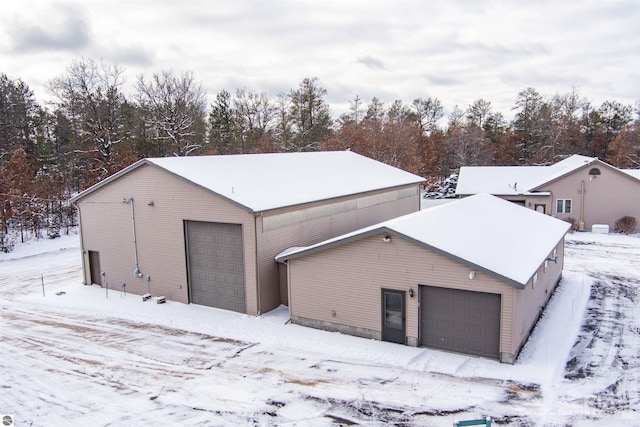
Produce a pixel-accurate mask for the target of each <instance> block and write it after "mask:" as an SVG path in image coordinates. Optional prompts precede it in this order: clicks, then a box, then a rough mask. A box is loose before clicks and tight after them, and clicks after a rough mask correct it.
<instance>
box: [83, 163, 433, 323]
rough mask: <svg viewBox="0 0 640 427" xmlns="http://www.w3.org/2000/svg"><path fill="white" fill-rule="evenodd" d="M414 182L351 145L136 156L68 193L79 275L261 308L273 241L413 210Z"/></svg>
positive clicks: (276, 296)
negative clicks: (75, 221)
mask: <svg viewBox="0 0 640 427" xmlns="http://www.w3.org/2000/svg"><path fill="white" fill-rule="evenodd" d="M422 181H423V179H422V178H420V177H418V176H416V175H412V174H410V173H407V172H404V171H401V170H399V169H396V168H393V167H390V166H387V165H384V164H382V163H379V162H376V161H374V160H371V159H368V158H366V157H363V156H359V155H357V154H355V153H352V152H321V153H290V154H264V155H237V156H203V157H185V158H161V159H144V160H141V161H139V162H137V163H135V164H133V165H131V166H130V167H128V168H126V169H124V170H122V171H120V172H119V173H117V174H115V175H113V176H112V177H110V178H108V179H106V180H105V181H102V182H101V183H99V184H97V185H95V186H93V187H91V188H89V189H87V190H85V191H84V192H82V193H80V194H79V195H77V196H76V197H74V198H73V199H72V201H73V202H74V203H75V205H76V206H77V208H78V212H79V216H80V232H81V246H82V254H83V272H84V273H83V274H84V282H85V283H86V284H91V283H97V284H100V285H102V286H109V287H110V288H112V289H117V290H122V288H123V285H126V290H127V292H130V293H134V294H147V293H149V294H151V295H153V296H165V297H166V298H167V299H169V300H173V301H179V302H183V303H196V304H202V305H209V306H212V307H218V308H224V309H229V310H234V311H240V312H245V313H249V314H258V313H262V312H266V311H268V310H271V309H273V308H275V307H277V306H278V305H279V304H281V303H287V297H288V290H287V289H286V281H284V280H281V279H280V275H279V269H278V265H277V263H276V262H275V261H274V257H275V255H276V254H277V253H278V252H280V251H282V250H284V249H285V248H288V247H290V246H294V245H310V244H314V243H316V242H318V241H322V240H325V239H328V238H331V237H334V236H336V235H340V234H343V233H346V232H349V231H352V230H354V229H357V228H360V227H363V226H367V225H370V224H373V223H376V222H379V221H382V220H386V219H390V218H394V217H396V216H399V215H404V214H407V213H411V212H415V211H417V210H418V209H419V185H420V183H421V182H422ZM322 183H324V184H325V185H324V186H323V185H322Z"/></svg>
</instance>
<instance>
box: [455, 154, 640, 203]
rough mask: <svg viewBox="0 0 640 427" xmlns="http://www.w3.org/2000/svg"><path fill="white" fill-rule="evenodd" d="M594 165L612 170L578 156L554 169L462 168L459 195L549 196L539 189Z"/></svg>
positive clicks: (511, 167)
mask: <svg viewBox="0 0 640 427" xmlns="http://www.w3.org/2000/svg"><path fill="white" fill-rule="evenodd" d="M594 163H600V164H602V165H606V166H608V167H611V168H613V166H611V165H608V164H607V163H604V162H602V161H601V160H599V159H598V158H596V157H587V156H581V155H578V154H574V155H573V156H570V157H567V158H566V159H564V160H562V161H559V162H558V163H555V164H553V165H551V166H465V167H462V168H460V175H459V177H458V185H457V187H456V194H457V195H469V194H478V193H489V194H495V195H499V196H515V195H530V194H538V195H539V194H546V193H544V192H540V191H537V190H538V189H539V188H540V187H543V186H544V185H546V184H548V183H550V182H552V181H555V180H557V179H559V178H561V177H563V176H565V175H567V174H569V173H571V172H574V171H575V170H577V169H580V168H583V167H586V166H588V165H591V164H594ZM614 169H615V168H614ZM618 170H619V169H618ZM623 172H624V171H623ZM628 175H629V176H633V175H631V174H628ZM534 192H535V193H534Z"/></svg>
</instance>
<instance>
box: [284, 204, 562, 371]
mask: <svg viewBox="0 0 640 427" xmlns="http://www.w3.org/2000/svg"><path fill="white" fill-rule="evenodd" d="M568 227H569V225H568V224H567V223H564V222H562V221H559V220H556V219H553V218H550V217H548V216H545V215H540V214H538V213H536V212H532V211H530V210H526V209H523V208H521V207H519V206H515V205H513V204H511V203H507V202H505V201H503V200H500V199H498V198H496V197H493V196H489V195H478V196H473V197H470V198H465V199H462V200H459V201H456V202H452V203H449V204H446V205H441V206H438V207H435V208H431V209H427V210H424V211H421V212H418V213H413V214H410V215H406V216H404V217H401V218H397V219H394V220H390V221H386V222H382V223H380V224H376V225H374V226H371V227H367V228H364V229H361V230H358V231H356V232H353V233H348V234H345V235H343V236H340V237H337V238H334V239H330V240H327V241H324V242H321V243H319V244H316V245H312V246H309V247H305V248H293V249H290V250H287V251H285V252H283V253H282V254H280V255H279V256H278V257H277V259H278V260H279V261H280V262H283V263H286V264H287V268H288V281H289V284H288V287H289V310H290V314H291V319H292V321H293V322H294V323H297V324H301V325H306V326H311V327H316V328H321V329H327V330H332V331H341V332H344V333H348V334H353V335H356V336H362V337H368V338H373V339H381V340H386V341H392V342H398V343H402V344H407V345H412V346H416V345H420V346H425V347H432V348H436V349H443V350H448V351H455V352H461V353H467V354H472V355H479V356H485V357H491V358H495V359H499V360H501V361H503V362H507V363H513V361H514V360H515V358H516V357H517V355H518V353H519V351H520V349H521V348H522V346H523V345H524V343H525V342H526V339H527V337H528V336H529V333H530V331H531V329H532V327H533V325H534V324H535V322H536V320H537V319H538V317H539V315H540V313H541V310H542V308H543V307H544V306H545V305H546V303H547V301H548V299H549V297H550V295H551V293H552V292H553V290H554V288H555V286H556V284H557V283H558V281H559V280H560V277H561V273H562V265H563V249H564V235H565V233H566V232H567V230H568ZM531 229H535V230H536V231H535V233H532V232H531V231H530V230H531Z"/></svg>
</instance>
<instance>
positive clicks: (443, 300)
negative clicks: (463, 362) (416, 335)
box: [420, 286, 501, 359]
mask: <svg viewBox="0 0 640 427" xmlns="http://www.w3.org/2000/svg"><path fill="white" fill-rule="evenodd" d="M500 304H501V299H500V295H499V294H490V293H485V292H473V291H466V290H461V289H449V288H440V287H436V286H420V345H421V346H423V347H430V348H435V349H440V350H448V351H453V352H457V353H464V354H471V355H475V356H483V357H488V358H492V359H498V358H499V356H500Z"/></svg>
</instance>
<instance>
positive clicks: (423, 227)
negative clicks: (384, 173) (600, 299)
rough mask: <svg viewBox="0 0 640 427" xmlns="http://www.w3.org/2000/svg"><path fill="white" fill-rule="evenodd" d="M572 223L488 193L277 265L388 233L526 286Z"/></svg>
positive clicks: (296, 251)
mask: <svg viewBox="0 0 640 427" xmlns="http://www.w3.org/2000/svg"><path fill="white" fill-rule="evenodd" d="M569 227H570V224H569V223H567V222H565V221H561V220H558V219H556V218H552V217H550V216H548V215H544V214H541V213H539V212H536V211H534V210H532V209H527V208H525V207H522V206H518V205H516V204H514V203H511V202H508V201H505V200H503V199H500V198H498V197H495V196H491V195H489V194H478V195H475V196H470V197H465V198H463V199H459V200H456V201H455V202H451V203H447V204H443V205H440V206H436V207H433V208H430V209H426V210H422V211H419V212H415V213H412V214H409V215H405V216H402V217H399V218H395V219H392V220H389V221H385V222H382V223H380V224H376V225H373V226H371V227H366V228H363V229H361V230H358V231H354V232H353V233H348V234H345V235H342V236H339V237H336V238H334V239H329V240H326V241H324V242H321V243H318V244H316V245H312V246H308V247H304V248H290V249H288V250H287V251H285V252H283V253H282V254H280V255H278V256H277V257H276V259H277V260H278V261H285V260H288V259H291V258H296V257H298V256H302V255H304V254H306V253H310V252H315V251H318V250H323V249H325V248H328V247H331V246H334V245H338V244H341V243H342V242H346V241H351V240H353V239H358V238H361V237H364V236H367V235H370V234H375V233H380V232H385V231H388V232H390V233H391V234H397V235H401V236H405V237H407V238H409V239H411V240H413V241H415V242H417V243H419V244H422V245H424V246H426V247H429V248H432V249H435V250H436V251H437V252H440V253H443V254H444V255H445V256H449V257H452V258H455V259H457V260H458V261H461V262H463V263H466V264H468V265H470V266H471V267H474V268H475V267H477V269H480V270H483V271H486V272H488V273H490V274H494V275H497V276H499V277H501V278H503V279H507V281H509V282H511V283H512V284H514V285H517V286H520V287H524V286H525V285H526V284H527V283H528V281H529V280H530V279H531V278H532V277H533V275H534V274H535V273H536V271H537V269H538V268H539V267H540V265H541V264H542V263H543V262H544V261H545V260H546V258H547V257H548V256H549V255H550V253H551V252H552V251H553V249H554V248H555V246H556V245H557V244H558V242H559V241H560V240H561V239H562V238H563V237H564V235H565V234H566V233H567V231H568V230H569Z"/></svg>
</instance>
